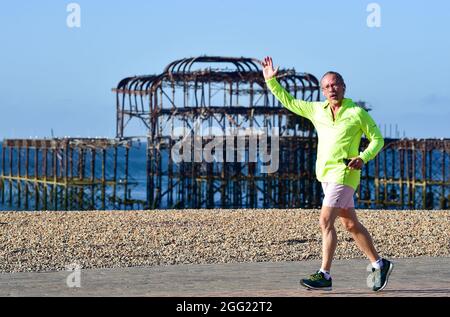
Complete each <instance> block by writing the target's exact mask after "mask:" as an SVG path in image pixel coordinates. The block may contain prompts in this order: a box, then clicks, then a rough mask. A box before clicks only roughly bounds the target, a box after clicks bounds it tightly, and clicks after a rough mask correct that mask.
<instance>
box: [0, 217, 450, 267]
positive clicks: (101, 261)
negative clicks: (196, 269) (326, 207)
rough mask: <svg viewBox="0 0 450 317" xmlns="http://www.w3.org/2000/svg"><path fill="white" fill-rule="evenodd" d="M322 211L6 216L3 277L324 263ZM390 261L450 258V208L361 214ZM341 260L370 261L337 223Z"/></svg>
mask: <svg viewBox="0 0 450 317" xmlns="http://www.w3.org/2000/svg"><path fill="white" fill-rule="evenodd" d="M319 214H320V211H319V210H304V209H289V210H282V209H272V210H267V209H265V210H263V209H239V210H229V209H227V210H219V209H215V210H182V211H180V210H164V211H161V210H160V211H82V212H1V213H0V272H1V273H11V272H46V271H60V270H66V269H67V267H68V266H71V265H74V264H76V265H79V266H81V267H82V268H84V269H88V268H117V267H136V266H157V265H177V264H211V263H232V262H268V261H270V262H278V261H302V260H310V259H320V258H321V233H320V228H319ZM357 215H358V217H359V220H360V221H361V222H362V223H363V224H364V226H365V227H366V228H367V229H368V230H369V232H370V233H371V235H372V238H373V240H374V243H375V246H376V248H377V250H378V252H379V254H380V255H381V256H383V257H387V258H409V257H419V256H431V257H448V256H450V211H448V210H446V211H439V210H432V211H429V210H427V211H425V210H424V211H420V210H419V211H417V210H416V211H410V210H406V211H398V210H389V211H388V210H358V211H357ZM336 229H337V233H338V246H337V249H336V254H335V258H336V259H352V258H361V259H364V258H365V256H364V255H363V254H362V253H361V251H360V250H359V249H358V248H357V246H356V244H355V242H354V241H353V239H352V237H351V234H349V233H348V232H346V231H345V230H344V228H343V227H342V225H341V224H340V222H339V220H337V222H336Z"/></svg>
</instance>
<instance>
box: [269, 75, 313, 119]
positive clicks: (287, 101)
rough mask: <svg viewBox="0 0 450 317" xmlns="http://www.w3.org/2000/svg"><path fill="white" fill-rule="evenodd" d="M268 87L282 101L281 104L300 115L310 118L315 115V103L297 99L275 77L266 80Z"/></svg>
mask: <svg viewBox="0 0 450 317" xmlns="http://www.w3.org/2000/svg"><path fill="white" fill-rule="evenodd" d="M266 84H267V87H268V88H269V89H270V91H271V92H272V94H274V96H275V97H276V98H277V99H278V100H279V101H280V102H281V104H282V105H283V106H284V107H285V108H286V109H288V110H290V111H292V112H293V113H295V114H298V115H299V116H302V117H305V118H307V119H309V120H311V118H312V117H313V110H314V103H313V102H308V101H304V100H300V99H295V98H294V97H293V96H292V95H291V94H290V93H288V92H287V91H286V89H284V88H283V87H282V86H281V85H280V84H279V83H278V81H277V79H276V78H275V77H272V78H270V79H267V80H266Z"/></svg>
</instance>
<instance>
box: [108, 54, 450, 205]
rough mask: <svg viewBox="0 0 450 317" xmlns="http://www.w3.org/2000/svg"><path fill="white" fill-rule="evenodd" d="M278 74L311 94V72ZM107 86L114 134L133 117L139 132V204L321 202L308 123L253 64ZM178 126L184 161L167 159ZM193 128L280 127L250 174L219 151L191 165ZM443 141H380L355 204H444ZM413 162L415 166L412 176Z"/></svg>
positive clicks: (186, 70)
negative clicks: (271, 157) (270, 159)
mask: <svg viewBox="0 0 450 317" xmlns="http://www.w3.org/2000/svg"><path fill="white" fill-rule="evenodd" d="M278 80H279V82H280V83H281V84H282V85H283V86H284V87H285V88H286V89H287V90H288V91H289V92H290V93H291V94H292V95H294V96H295V97H296V98H301V99H304V100H310V101H319V100H320V93H319V91H320V90H319V81H318V80H317V78H316V77H314V76H313V75H311V74H306V73H297V72H296V71H295V70H293V69H285V70H281V71H280V73H279V76H278ZM113 90H114V91H115V92H116V96H117V122H116V123H117V124H116V128H117V137H118V138H121V137H124V136H125V135H126V128H127V125H128V123H129V122H130V121H131V120H133V119H138V120H140V121H141V122H143V123H144V124H145V126H146V127H147V129H148V138H147V207H148V208H189V207H190V208H215V207H221V208H239V207H246V208H255V207H278V208H284V207H286V208H289V207H305V208H307V207H320V204H321V195H322V192H321V188H320V185H319V184H318V182H317V181H316V180H315V177H314V162H315V155H316V148H317V138H316V134H315V131H314V128H313V127H312V125H311V124H310V122H309V121H307V120H306V119H304V118H301V117H299V116H296V115H293V114H292V113H291V112H289V111H287V110H286V109H285V108H283V107H282V106H281V105H280V104H279V103H278V101H277V100H275V98H274V97H273V96H272V95H271V94H270V93H269V92H268V90H267V88H266V85H265V83H264V79H263V77H262V72H261V68H260V66H259V62H258V60H256V59H250V58H229V57H208V56H202V57H196V58H186V59H181V60H177V61H174V62H172V63H171V64H169V65H168V66H167V67H166V68H165V70H164V71H163V72H162V73H161V74H160V75H150V76H135V77H129V78H125V79H123V80H122V81H121V82H120V83H119V85H118V87H117V88H116V89H113ZM361 106H362V107H365V105H364V104H362V105H361ZM365 108H366V107H365ZM366 109H367V108H366ZM180 127H182V128H183V131H184V134H185V135H188V137H189V138H192V142H191V143H189V144H188V145H189V146H190V147H191V148H190V149H188V150H189V151H188V152H189V153H190V155H191V160H189V161H187V162H186V161H182V162H178V163H174V158H173V157H172V154H173V153H172V152H171V149H173V147H174V146H175V145H176V141H177V140H176V138H175V139H174V137H173V136H174V129H176V128H180ZM198 127H200V128H201V129H203V130H208V129H209V130H215V131H217V129H219V131H220V132H222V133H224V134H225V133H226V131H230V130H231V131H233V130H234V131H236V130H239V129H252V128H260V129H263V130H264V133H266V135H273V129H274V128H279V129H280V131H279V132H280V134H279V136H280V138H279V161H280V164H279V169H278V170H277V171H276V172H275V173H268V174H262V173H260V172H258V168H259V167H260V165H261V164H260V162H258V163H255V162H249V161H246V160H245V159H244V160H243V161H242V160H239V158H238V157H237V154H236V155H235V156H234V157H233V158H234V160H232V161H229V160H226V159H225V156H226V154H224V152H225V147H224V151H223V153H221V154H220V155H223V156H224V158H223V160H222V161H220V160H219V162H216V161H214V162H210V163H208V162H205V161H202V160H201V159H200V160H198V161H197V160H196V155H197V154H199V153H197V152H196V149H195V144H196V143H197V145H200V148H205V147H206V146H207V145H208V144H209V142H211V138H210V137H206V138H205V137H204V136H203V137H202V138H198V137H197V136H196V134H195V133H196V131H197V128H198ZM268 143H270V137H269V141H268ZM365 144H366V143H364V142H363V144H362V146H364V145H365ZM241 146H243V151H244V154H243V157H245V158H246V159H248V158H249V155H250V153H249V152H250V148H251V138H250V137H248V138H246V139H245V142H244V143H243V145H242V144H241ZM448 147H449V140H447V139H446V140H394V139H392V140H387V142H386V147H385V149H384V151H383V152H381V153H380V154H379V156H378V157H377V159H376V160H375V161H372V162H371V163H370V164H368V165H367V166H366V167H365V170H364V171H362V184H361V186H360V188H359V190H358V195H357V196H358V205H359V206H361V207H382V208H389V207H393V208H411V209H414V208H433V207H434V208H439V207H440V208H447V201H448V195H449V182H448V177H449V176H448V175H449V173H448V171H447V170H448V166H449V164H448V156H449V151H448ZM392 153H394V154H392ZM199 156H200V157H201V154H200V155H199ZM426 160H428V161H429V163H430V164H431V161H433V162H434V161H435V160H438V161H439V162H441V163H439V164H441V166H442V167H441V168H440V172H438V171H437V170H436V168H434V169H433V168H431V167H430V165H427V164H428V163H426V162H425V161H426ZM380 162H381V163H380ZM418 162H422V163H420V164H423V165H422V166H421V171H422V174H421V175H422V176H420V177H418V174H417V173H418V171H419V166H418V165H417V164H419V163H418ZM380 164H382V165H380ZM434 165H435V164H434ZM424 171H425V172H424ZM389 173H390V174H389Z"/></svg>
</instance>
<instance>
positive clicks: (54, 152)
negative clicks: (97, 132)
mask: <svg viewBox="0 0 450 317" xmlns="http://www.w3.org/2000/svg"><path fill="white" fill-rule="evenodd" d="M131 145H132V142H131V141H130V140H127V139H123V140H111V139H81V138H65V139H42V140H38V139H34V140H33V139H29V140H4V141H3V144H2V157H1V160H2V162H1V164H2V174H1V201H2V205H5V203H6V204H7V205H8V206H9V208H17V209H18V210H20V209H25V210H30V209H34V210H86V209H89V210H92V209H106V208H119V209H120V208H127V207H128V208H130V207H131V208H133V204H134V203H135V202H133V201H130V200H129V199H128V197H129V186H130V182H129V180H128V157H129V151H130V147H131ZM120 156H124V159H118V158H119V157H120ZM136 207H138V205H137V206H136Z"/></svg>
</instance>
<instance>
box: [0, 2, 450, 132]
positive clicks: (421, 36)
mask: <svg viewBox="0 0 450 317" xmlns="http://www.w3.org/2000/svg"><path fill="white" fill-rule="evenodd" d="M70 2H76V3H78V4H79V5H80V6H81V28H79V29H76V28H74V29H71V28H68V27H67V25H66V19H67V16H68V14H69V13H68V12H67V11H66V6H67V5H68V4H69V3H70ZM371 2H376V3H378V4H379V5H380V7H381V27H380V28H369V27H368V26H367V22H366V20H367V17H368V15H369V14H370V13H369V12H367V11H366V8H367V5H368V4H369V3H371ZM449 34H450V1H447V0H428V1H424V0H420V1H401V0H397V1H392V0H391V1H387V0H383V1H363V0H346V1H334V0H317V1H284V0H278V1H252V0H240V1H237V0H227V1H213V0H199V1H195V0H192V1H185V0H165V1H151V0H147V1H144V0H129V1H124V0H121V1H106V0H105V1H100V0H97V1H92V0H89V1H88V0H79V1H61V0H58V1H57V0H41V1H32V0H27V1H23V0H17V1H8V2H7V1H2V3H1V7H0V38H1V41H2V45H1V49H0V57H1V58H0V98H1V99H0V102H1V114H0V124H1V129H0V131H1V132H0V138H1V139H3V138H22V137H23V138H27V137H30V136H32V137H34V136H38V137H49V136H50V135H51V129H53V131H54V134H55V136H60V137H62V136H104V137H114V136H115V96H114V94H113V92H111V88H113V87H115V86H116V85H117V83H118V81H119V80H120V79H122V78H124V77H127V76H130V75H141V74H156V73H160V72H161V71H162V70H163V69H164V67H165V66H166V65H167V64H168V63H170V62H171V61H173V60H175V59H179V58H184V57H192V56H198V55H223V56H246V57H256V58H262V57H263V56H265V55H271V56H272V57H273V59H274V62H275V64H277V65H281V66H282V67H286V68H292V67H293V68H295V69H296V70H297V71H299V72H309V73H312V74H314V75H315V76H317V77H320V76H321V75H322V74H323V73H324V72H326V71H328V70H336V71H339V72H340V73H342V74H343V76H344V78H345V79H346V82H347V87H348V89H347V97H349V98H352V99H354V100H365V101H367V102H369V103H370V104H371V105H372V107H373V110H372V115H373V117H374V119H375V120H376V121H377V122H378V123H379V124H380V125H381V126H383V125H384V124H398V126H399V129H400V131H401V134H403V131H405V132H406V136H408V137H419V138H420V137H422V138H424V137H439V138H440V137H450V123H449V122H450V41H449ZM382 130H383V129H382ZM139 132H140V133H139ZM382 132H384V131H382ZM144 133H145V130H144V129H143V128H140V127H139V126H137V127H136V134H141V135H143V134H144Z"/></svg>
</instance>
